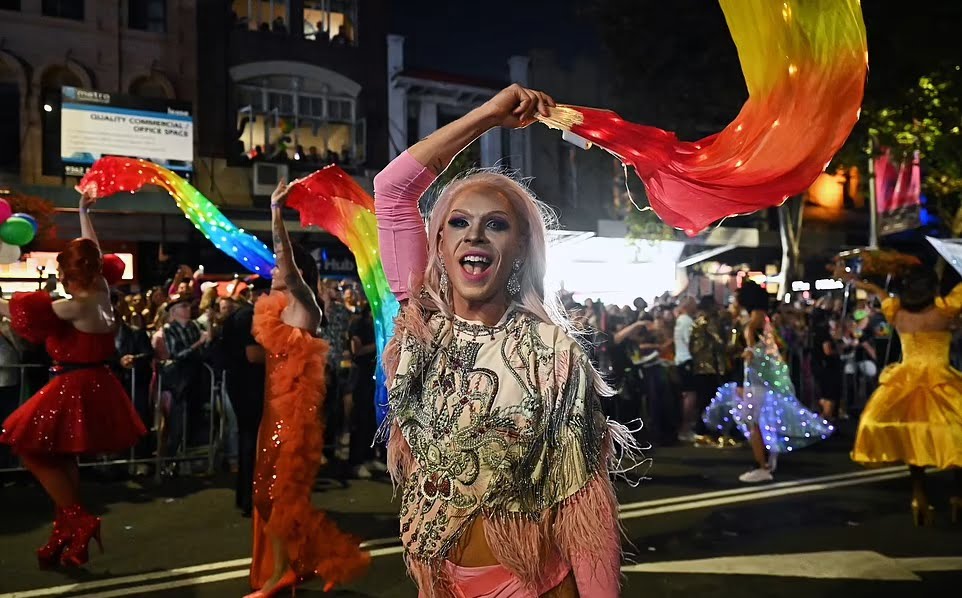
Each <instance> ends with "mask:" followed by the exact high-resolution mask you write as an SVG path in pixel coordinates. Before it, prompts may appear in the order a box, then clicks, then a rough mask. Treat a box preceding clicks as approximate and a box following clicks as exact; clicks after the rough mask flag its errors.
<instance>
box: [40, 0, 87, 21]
mask: <svg viewBox="0 0 962 598" xmlns="http://www.w3.org/2000/svg"><path fill="white" fill-rule="evenodd" d="M41 11H42V12H43V15H44V16H45V17H60V18H61V19H73V20H75V21H83V20H84V0H43V4H42V5H41Z"/></svg>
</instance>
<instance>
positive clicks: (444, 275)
mask: <svg viewBox="0 0 962 598" xmlns="http://www.w3.org/2000/svg"><path fill="white" fill-rule="evenodd" d="M438 267H439V268H441V282H440V285H439V286H440V287H441V288H439V289H438V293H440V295H441V299H443V300H445V301H447V300H448V286H450V284H451V281H450V280H448V271H447V270H446V269H445V267H444V260H442V259H439V260H438Z"/></svg>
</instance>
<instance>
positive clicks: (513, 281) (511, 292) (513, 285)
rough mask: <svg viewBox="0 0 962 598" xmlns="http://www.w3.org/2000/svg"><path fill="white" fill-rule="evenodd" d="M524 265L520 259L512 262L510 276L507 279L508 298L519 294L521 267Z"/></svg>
mask: <svg viewBox="0 0 962 598" xmlns="http://www.w3.org/2000/svg"><path fill="white" fill-rule="evenodd" d="M523 265H524V262H522V261H521V260H520V259H516V260H514V263H513V264H511V276H510V277H508V296H509V297H514V296H515V295H518V294H519V293H520V292H521V276H520V272H521V266H523Z"/></svg>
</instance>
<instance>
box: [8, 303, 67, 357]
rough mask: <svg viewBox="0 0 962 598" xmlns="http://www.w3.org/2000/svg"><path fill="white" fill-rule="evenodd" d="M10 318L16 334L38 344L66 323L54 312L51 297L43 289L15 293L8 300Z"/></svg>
mask: <svg viewBox="0 0 962 598" xmlns="http://www.w3.org/2000/svg"><path fill="white" fill-rule="evenodd" d="M10 320H11V322H12V324H13V329H14V331H15V332H16V333H17V334H19V335H20V336H22V337H23V338H25V339H27V340H28V341H30V342H31V343H34V344H38V345H39V344H42V343H43V342H44V341H45V340H46V339H47V337H48V336H51V335H53V334H56V333H58V332H59V331H60V330H61V329H63V327H64V326H66V325H67V323H66V322H64V321H63V320H61V319H60V318H59V317H57V314H56V313H54V311H53V297H51V296H50V293H47V292H45V291H35V292H33V293H15V294H14V295H13V299H11V300H10Z"/></svg>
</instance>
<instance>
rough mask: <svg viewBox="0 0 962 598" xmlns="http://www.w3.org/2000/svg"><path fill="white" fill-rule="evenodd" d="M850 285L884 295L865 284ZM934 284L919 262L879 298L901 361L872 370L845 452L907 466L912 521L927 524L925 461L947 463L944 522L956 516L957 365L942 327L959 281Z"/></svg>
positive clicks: (961, 453)
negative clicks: (851, 444) (947, 287)
mask: <svg viewBox="0 0 962 598" xmlns="http://www.w3.org/2000/svg"><path fill="white" fill-rule="evenodd" d="M856 285H857V286H858V287H859V288H861V289H864V290H865V291H867V292H869V293H873V294H875V295H877V296H879V297H887V295H888V294H887V293H886V292H885V291H884V290H883V289H881V288H879V287H877V286H875V285H873V284H871V283H866V282H856ZM937 289H938V278H937V277H936V275H935V273H934V272H932V271H931V270H928V269H924V268H921V267H919V268H916V269H915V270H913V271H912V272H910V273H909V274H908V275H907V276H906V277H905V279H904V281H903V285H902V290H901V293H900V297H899V298H894V297H889V298H886V299H885V300H884V301H882V313H884V314H885V317H886V318H887V319H888V321H889V322H890V323H891V324H892V325H893V326H894V327H895V329H896V330H898V333H899V336H900V338H901V340H902V361H901V363H896V364H893V365H890V366H889V367H887V368H886V369H885V371H883V372H882V374H881V376H880V377H879V386H878V389H877V390H876V391H875V392H874V393H873V394H872V397H871V399H869V402H868V405H867V406H866V407H865V411H864V412H863V413H862V418H861V421H860V422H859V427H858V435H857V437H856V439H855V449H854V450H853V451H852V458H853V459H854V460H855V461H857V462H859V463H864V464H882V463H905V464H907V465H908V466H909V470H910V472H911V475H912V515H913V518H914V521H915V524H916V525H928V524H931V523H932V520H933V515H934V510H933V508H932V507H931V506H930V505H929V498H928V495H927V493H926V491H925V468H926V467H936V468H938V469H953V470H954V474H955V491H954V493H953V494H954V496H953V497H952V498H951V503H950V504H951V511H952V521H953V522H958V521H959V519H960V515H962V372H959V371H958V370H956V369H954V368H952V366H950V365H949V343H950V341H951V339H952V333H951V331H950V326H951V324H952V321H953V319H955V317H956V316H958V315H959V312H960V311H962V284H960V285H958V286H956V287H955V288H954V289H952V292H950V293H949V294H948V295H947V296H945V297H938V296H937Z"/></svg>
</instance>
